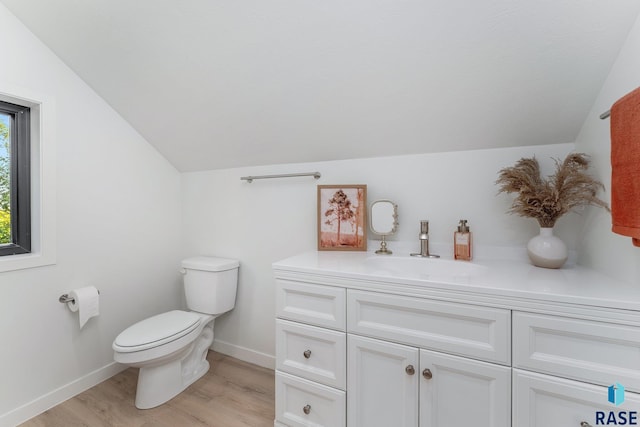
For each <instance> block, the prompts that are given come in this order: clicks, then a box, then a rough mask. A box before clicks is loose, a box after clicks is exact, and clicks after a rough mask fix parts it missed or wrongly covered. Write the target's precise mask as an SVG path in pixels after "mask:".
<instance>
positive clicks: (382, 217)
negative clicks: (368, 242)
mask: <svg viewBox="0 0 640 427" xmlns="http://www.w3.org/2000/svg"><path fill="white" fill-rule="evenodd" d="M369 209H370V215H369V218H370V222H369V226H370V227H371V231H373V232H374V233H375V234H377V235H379V236H380V237H381V238H382V241H381V242H380V249H378V250H377V251H376V254H379V255H391V254H392V253H393V252H391V251H390V250H389V249H387V236H391V235H393V234H395V232H396V231H397V229H398V205H396V204H395V203H393V202H392V201H391V200H385V199H383V200H376V201H375V202H373V203H372V204H371V206H370V207H369Z"/></svg>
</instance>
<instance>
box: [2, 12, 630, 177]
mask: <svg viewBox="0 0 640 427" xmlns="http://www.w3.org/2000/svg"><path fill="white" fill-rule="evenodd" d="M0 1H1V2H2V3H3V4H4V5H6V6H7V7H8V8H9V10H11V11H12V12H13V13H14V14H15V15H16V16H17V17H18V18H19V19H20V20H21V21H22V22H23V23H24V24H25V25H26V26H27V27H28V28H29V29H30V30H31V31H32V32H33V33H35V34H36V35H37V36H38V37H39V38H40V39H41V40H42V41H43V42H44V43H45V44H46V45H48V46H49V47H50V48H51V49H52V50H53V51H54V52H55V53H56V54H57V55H58V56H59V57H60V58H62V60H63V61H65V62H66V63H67V64H68V66H69V67H70V68H71V69H73V70H74V71H75V72H76V73H77V74H78V75H79V76H80V77H81V78H82V79H83V80H84V81H85V82H86V83H87V84H89V85H90V86H91V87H92V88H93V89H94V90H95V91H96V92H97V93H98V94H100V95H101V96H102V97H103V98H104V99H105V100H106V101H107V102H108V103H109V104H110V105H111V106H112V107H113V108H114V109H115V110H116V111H118V112H119V113H120V114H121V115H122V117H124V118H125V119H126V120H127V121H128V122H129V123H130V124H131V125H132V126H133V127H134V128H135V129H137V131H138V132H139V133H140V134H141V135H143V136H144V137H145V138H146V139H147V140H148V141H149V143H151V144H153V145H154V146H155V147H156V148H157V149H158V150H159V151H160V152H161V153H162V154H163V155H164V156H166V158H167V159H168V160H169V161H170V162H171V163H173V164H174V165H175V166H176V168H178V169H179V170H181V171H195V170H206V169H219V168H228V167H237V166H250V165H260V164H274V163H290V162H307V161H321V160H334V159H347V158H360V157H374V156H387V155H399V154H410V153H427V152H441V151H453V150H471V149H480V148H494V147H509V146H519V145H536V144H553V143H565V142H572V141H574V139H575V138H576V136H577V133H578V131H579V129H580V127H581V125H582V123H583V121H584V119H585V117H586V115H587V113H588V112H589V110H590V108H591V106H592V104H593V101H594V100H595V98H596V95H597V93H598V91H599V90H600V87H601V86H602V83H603V82H604V80H605V78H606V76H607V73H608V71H609V70H610V68H611V66H612V64H613V62H614V60H615V58H616V56H617V54H618V52H619V50H620V48H621V46H622V44H623V43H624V41H625V38H626V36H627V34H628V32H629V30H630V29H631V27H632V26H633V25H634V22H635V21H636V18H637V16H638V13H639V12H640V2H638V1H637V0H615V1H603V0H535V1H532V0H228V1H222V0H180V1H167V0H55V1H52V0H0Z"/></svg>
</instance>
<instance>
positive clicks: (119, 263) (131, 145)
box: [0, 4, 182, 425]
mask: <svg viewBox="0 0 640 427" xmlns="http://www.w3.org/2000/svg"><path fill="white" fill-rule="evenodd" d="M0 40H2V66H1V67H0V92H6V90H7V89H6V88H11V89H10V90H11V91H17V92H21V91H22V89H24V91H25V92H28V93H29V94H42V95H43V97H45V98H46V99H47V100H48V102H51V103H52V104H55V105H49V107H51V108H52V109H50V111H53V110H55V114H56V120H55V122H54V123H55V129H47V130H46V132H47V135H49V136H53V135H54V134H55V139H56V141H57V153H56V154H57V165H56V166H57V176H56V178H57V179H56V187H57V203H56V205H57V229H56V232H57V240H56V242H55V244H56V249H57V263H56V264H55V265H51V266H46V267H40V268H32V269H26V270H17V271H12V272H5V273H0V295H1V297H0V342H2V351H0V425H13V424H15V423H17V422H19V421H21V420H23V419H24V418H25V417H29V416H30V415H34V411H36V412H37V411H40V410H44V409H46V405H48V404H52V403H56V400H59V399H60V398H66V397H69V395H68V394H69V393H72V392H77V391H80V390H79V389H81V388H84V387H87V386H91V385H93V384H92V382H95V381H99V380H100V378H101V377H104V376H105V375H111V374H113V372H114V370H117V369H118V367H116V366H115V365H112V363H113V353H112V350H111V344H112V342H113V339H114V338H115V336H116V335H117V334H118V333H119V332H120V331H121V330H123V329H124V328H125V327H127V326H129V325H131V324H132V323H134V322H135V321H137V320H139V319H141V318H143V317H146V316H149V315H151V314H155V313H158V312H161V311H164V310H167V309H169V308H173V307H174V306H175V305H176V301H178V304H180V303H181V301H182V291H181V286H180V283H181V282H180V277H179V274H178V272H177V270H178V267H179V260H180V255H181V248H180V242H181V232H180V229H179V228H180V216H181V212H180V206H179V201H180V196H179V192H180V175H179V173H178V172H177V171H176V170H175V169H174V168H173V167H172V166H171V165H170V164H169V163H168V162H167V161H166V160H165V159H164V158H163V157H161V156H160V155H159V154H158V153H157V152H156V151H155V150H154V149H153V148H152V147H151V146H150V145H149V144H148V143H147V142H146V141H144V140H143V139H142V138H141V137H140V135H138V134H137V133H136V132H135V131H134V130H133V129H132V128H131V127H130V126H129V125H128V124H127V123H126V122H124V120H123V119H121V118H120V117H119V116H118V115H117V114H116V113H115V112H114V111H113V110H112V109H111V108H110V107H109V106H108V105H107V104H106V103H105V102H104V101H103V100H102V99H101V98H99V97H98V96H97V95H96V94H95V93H94V92H93V91H92V90H91V89H90V88H89V87H88V86H86V85H85V84H84V83H83V82H82V81H81V80H80V79H79V78H78V77H77V76H76V75H75V74H74V73H72V72H71V71H70V70H69V69H68V68H67V67H66V66H65V65H64V64H63V63H62V62H61V61H60V60H59V59H58V58H57V57H55V56H54V55H53V54H52V53H51V52H50V51H49V50H48V49H47V48H46V47H45V46H44V45H43V44H41V43H40V42H39V41H38V40H37V39H36V38H35V37H34V36H33V35H32V34H31V33H30V32H29V31H27V30H26V29H25V28H24V27H23V26H22V25H21V23H20V22H19V21H18V20H17V19H15V17H14V16H13V15H11V14H10V13H9V12H8V11H7V10H6V9H5V7H4V6H2V5H1V4H0ZM114 66H115V65H114ZM21 88H22V89H21ZM14 95H17V96H20V95H21V93H14ZM158 120H164V118H163V117H159V118H158ZM44 143H45V144H46V139H45V141H44ZM45 148H47V147H45ZM84 285H94V286H96V287H97V288H98V289H99V290H100V292H101V295H100V311H101V314H100V316H99V317H98V318H94V319H91V320H90V321H89V322H88V323H87V325H86V326H85V327H84V328H83V329H82V330H79V326H78V316H77V314H72V313H71V312H70V311H69V310H67V309H66V307H65V306H64V305H63V304H60V303H59V302H58V297H59V296H60V295H61V294H63V293H66V292H67V291H69V290H70V289H72V288H75V287H79V286H84Z"/></svg>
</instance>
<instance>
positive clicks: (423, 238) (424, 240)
mask: <svg viewBox="0 0 640 427" xmlns="http://www.w3.org/2000/svg"><path fill="white" fill-rule="evenodd" d="M418 239H420V253H418V254H411V256H417V257H420V258H440V255H432V254H430V253H429V221H426V220H424V221H420V234H419V235H418Z"/></svg>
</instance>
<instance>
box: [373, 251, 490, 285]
mask: <svg viewBox="0 0 640 427" xmlns="http://www.w3.org/2000/svg"><path fill="white" fill-rule="evenodd" d="M365 264H366V266H367V268H370V269H371V270H372V271H374V272H375V273H378V274H385V275H393V276H398V277H419V278H431V279H438V278H451V279H453V278H461V277H472V276H479V275H482V274H484V273H486V272H487V271H488V268H487V267H486V266H484V265H480V264H474V263H472V262H468V261H454V260H448V259H438V258H414V257H387V256H374V257H368V258H367V259H366V260H365Z"/></svg>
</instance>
